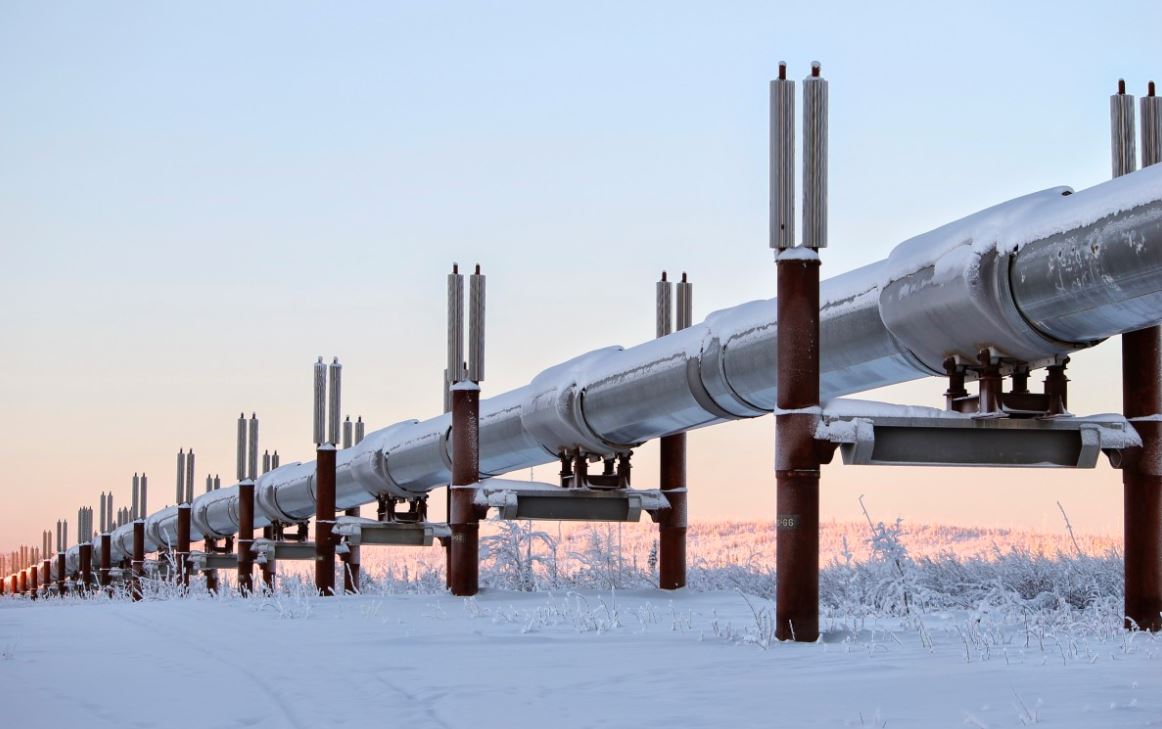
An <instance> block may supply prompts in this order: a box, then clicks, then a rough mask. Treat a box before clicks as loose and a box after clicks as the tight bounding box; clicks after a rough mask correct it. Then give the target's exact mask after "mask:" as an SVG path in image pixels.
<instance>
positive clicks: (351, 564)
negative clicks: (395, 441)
mask: <svg viewBox="0 0 1162 729" xmlns="http://www.w3.org/2000/svg"><path fill="white" fill-rule="evenodd" d="M362 426H363V419H362V418H360V420H359V423H352V422H351V416H350V415H348V416H347V418H346V419H344V420H343V448H344V449H347V448H350V447H351V446H352V445H355V444H356V443H358V442H359V441H361V440H363V432H362ZM343 515H344V516H354V517H358V516H359V507H358V506H353V507H351V508H350V509H345V510H344V511H343ZM359 561H360V559H359V545H358V544H348V545H347V551H346V552H344V553H343V557H342V562H343V592H344V594H352V593H356V592H359Z"/></svg>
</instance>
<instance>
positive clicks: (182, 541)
mask: <svg viewBox="0 0 1162 729" xmlns="http://www.w3.org/2000/svg"><path fill="white" fill-rule="evenodd" d="M174 561H175V562H176V563H177V570H178V584H179V585H181V588H182V590H183V591H184V590H185V589H186V588H187V587H189V585H190V505H189V504H178V545H177V550H176V551H175V552H174Z"/></svg>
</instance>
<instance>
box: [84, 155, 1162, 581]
mask: <svg viewBox="0 0 1162 729" xmlns="http://www.w3.org/2000/svg"><path fill="white" fill-rule="evenodd" d="M773 279H774V274H773V271H772V281H773ZM821 302H822V303H821V311H820V316H821V339H822V341H821V371H822V393H823V396H824V397H825V398H831V397H836V396H840V395H844V394H850V393H855V392H860V391H862V390H867V389H871V388H875V387H880V386H883V385H890V384H894V383H899V382H904V381H907V380H912V379H916V378H919V377H923V376H928V375H936V374H941V373H942V368H941V363H942V362H943V360H944V359H945V358H946V357H948V356H950V355H960V356H963V357H966V358H970V359H975V357H976V355H977V352H978V351H979V350H980V349H982V348H984V347H992V348H993V349H994V350H995V351H997V352H998V353H1000V354H1002V355H1003V356H1006V357H1010V358H1012V359H1014V360H1019V361H1022V362H1029V363H1033V364H1034V365H1043V364H1045V363H1046V362H1050V361H1052V360H1054V358H1059V357H1061V356H1065V355H1068V354H1070V353H1071V352H1074V351H1076V350H1078V349H1081V348H1085V347H1089V346H1092V345H1093V344H1095V343H1097V342H1098V341H1100V340H1102V339H1104V338H1106V337H1109V336H1112V335H1115V334H1120V333H1122V332H1126V331H1132V330H1135V329H1140V328H1142V327H1144V326H1149V325H1152V324H1155V323H1158V322H1159V321H1162V165H1159V166H1156V167H1151V168H1147V169H1144V170H1141V171H1139V172H1136V173H1134V174H1131V175H1127V176H1124V177H1121V178H1118V179H1116V180H1112V181H1110V182H1106V183H1103V184H1100V185H1097V186H1095V187H1092V188H1089V189H1087V190H1083V191H1081V192H1077V193H1072V192H1071V191H1070V190H1069V189H1068V188H1054V189H1050V190H1045V191H1042V192H1038V193H1034V194H1032V195H1027V196H1025V197H1021V198H1017V199H1015V200H1011V201H1009V202H1006V203H1003V204H1001V205H998V206H995V207H992V208H989V209H986V210H984V211H981V212H979V213H976V214H974V215H971V216H969V217H967V218H964V219H962V220H959V221H956V222H953V223H950V224H948V225H945V226H943V227H941V228H937V229H936V230H933V231H931V232H929V233H925V234H923V235H920V236H918V237H916V238H913V239H910V240H908V241H905V242H904V243H901V244H900V245H898V246H896V248H894V249H893V250H892V252H891V254H890V255H889V256H888V258H886V259H885V260H883V261H880V262H877V263H874V264H871V265H869V266H865V267H863V268H859V269H856V270H854V271H851V272H848V273H845V274H842V275H839V276H835V277H833V278H829V279H827V280H825V281H824V282H823V284H822V292H821ZM776 334H777V325H776V322H775V301H774V299H770V300H766V301H755V302H750V303H746V304H741V305H739V306H735V307H732V308H730V309H725V310H722V311H718V312H714V313H712V314H710V315H709V316H707V317H706V319H705V321H703V322H702V323H700V324H697V325H695V326H693V327H690V328H689V329H685V330H683V331H680V332H675V333H674V334H671V335H669V336H666V337H663V338H660V339H655V340H650V341H648V342H645V343H644V344H640V345H638V346H635V347H631V348H629V349H622V348H621V347H608V348H605V349H599V350H596V351H594V352H589V353H587V354H584V355H581V356H580V357H577V358H575V359H572V360H569V361H567V362H564V363H562V364H558V365H556V366H554V367H550V368H549V369H547V370H545V371H544V372H542V373H541V374H539V375H537V377H535V378H534V379H533V381H532V382H531V383H529V384H528V385H526V386H524V387H521V388H518V389H516V390H512V391H510V392H507V393H504V394H502V395H498V396H496V397H492V398H488V399H485V400H483V401H482V402H481V406H480V410H481V421H480V451H481V457H480V467H481V471H482V472H483V473H484V474H485V475H488V476H492V475H498V474H502V473H505V472H508V471H512V470H516V469H520V468H528V467H531V466H535V465H540V464H544V463H548V462H551V461H554V460H556V458H557V454H558V453H559V452H560V451H562V450H564V449H575V448H583V449H585V450H587V451H590V452H593V453H603V454H611V453H614V452H618V451H624V450H627V449H629V448H631V447H633V446H636V445H638V444H640V443H643V442H645V441H648V440H651V439H653V438H658V437H660V436H663V435H667V434H670V433H676V432H681V431H686V430H690V429H693V428H699V427H703V426H706V425H712V424H714V423H717V422H721V421H723V420H728V419H735V418H747V417H755V416H758V415H762V414H764V413H768V412H770V411H771V410H772V409H773V408H774V405H775V374H776V368H775V351H776V347H775V338H776ZM449 429H450V418H449V416H448V415H447V414H444V415H440V416H437V417H435V418H431V419H428V420H425V421H422V422H420V421H415V420H409V421H404V422H401V423H397V424H395V425H392V426H389V427H387V428H384V429H382V430H379V431H376V432H374V433H371V434H369V435H368V436H367V437H366V439H365V440H364V441H363V442H362V443H360V444H359V445H357V446H355V447H353V448H350V449H346V450H342V451H340V452H339V455H338V469H339V473H338V478H337V487H336V492H337V506H338V508H340V509H342V508H348V507H352V506H356V505H359V504H365V503H370V502H372V501H374V499H375V495H376V494H389V495H392V496H395V497H399V498H409V497H411V498H414V497H417V496H422V495H424V494H426V493H427V492H428V491H429V490H430V489H432V488H434V487H437V486H440V485H443V484H446V483H447V482H448V479H449V478H450V472H449V469H450V463H451V459H450V453H449V448H450V442H449ZM255 493H256V508H255V514H256V522H257V524H256V526H263V525H265V524H266V523H268V521H269V520H281V521H294V520H302V519H305V518H307V517H309V516H311V515H312V514H313V512H314V467H313V464H310V463H305V464H304V463H293V464H288V465H285V466H282V467H281V468H278V469H275V470H274V471H271V472H269V473H267V474H265V475H263V476H262V477H261V478H260V479H259V480H258V483H257V486H256V489H255ZM237 500H238V487H237V486H236V485H235V486H231V487H228V488H223V489H221V490H219V491H213V492H210V493H208V494H205V495H202V496H199V497H198V498H196V499H195V500H194V503H193V515H192V522H193V526H192V529H191V532H192V534H191V539H193V540H199V539H202V538H203V537H206V536H216V537H223V536H227V535H229V534H232V533H234V532H235V531H236V530H237V524H238V514H237ZM176 534H177V528H176V509H175V508H174V507H167V508H166V509H163V510H161V511H159V512H156V513H154V514H153V515H151V516H150V517H149V518H148V519H147V522H146V541H147V544H146V548H147V550H148V551H155V550H156V549H158V548H159V547H161V546H164V545H167V544H173V543H175V542H176ZM112 545H113V546H112V552H113V555H112V557H113V560H114V561H117V560H120V559H123V558H125V557H126V556H127V555H128V554H129V552H130V549H131V546H132V527H131V526H130V525H126V526H124V527H121V528H120V529H118V530H117V531H116V532H115V533H114V534H113V539H112ZM96 546H97V545H95V547H96ZM75 552H76V549H75V548H74V549H73V550H72V551H71V552H70V554H69V559H70V569H71V568H72V565H73V564H74V563H75V562H73V560H75V558H76V556H75ZM97 559H98V555H97V554H96V551H95V554H94V562H95V563H96V561H97Z"/></svg>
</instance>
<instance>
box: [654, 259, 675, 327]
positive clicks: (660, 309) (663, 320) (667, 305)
mask: <svg viewBox="0 0 1162 729" xmlns="http://www.w3.org/2000/svg"><path fill="white" fill-rule="evenodd" d="M655 289H656V295H657V303H656V306H655V312H656V315H655V319H656V320H657V324H656V326H655V327H654V331H655V332H656V334H655V337H656V338H658V339H661V338H662V337H664V336H666V335H667V334H670V333H671V332H673V331H674V315H673V312H672V311H671V308H672V307H671V302H672V301H673V300H674V295H673V284H671V283H670V282H669V281H668V280H667V279H666V272H665V271H662V278H661V279H659V281H658V283H657V285H656V286H655Z"/></svg>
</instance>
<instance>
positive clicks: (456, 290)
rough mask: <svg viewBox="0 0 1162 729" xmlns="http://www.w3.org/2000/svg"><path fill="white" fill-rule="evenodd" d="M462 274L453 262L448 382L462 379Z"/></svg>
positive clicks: (449, 293)
mask: <svg viewBox="0 0 1162 729" xmlns="http://www.w3.org/2000/svg"><path fill="white" fill-rule="evenodd" d="M463 368H464V275H463V274H461V273H460V267H459V266H458V265H457V264H455V263H453V264H452V273H450V274H448V378H447V379H448V383H449V384H455V383H457V382H459V381H460V380H461V379H463V371H464V369H463Z"/></svg>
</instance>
